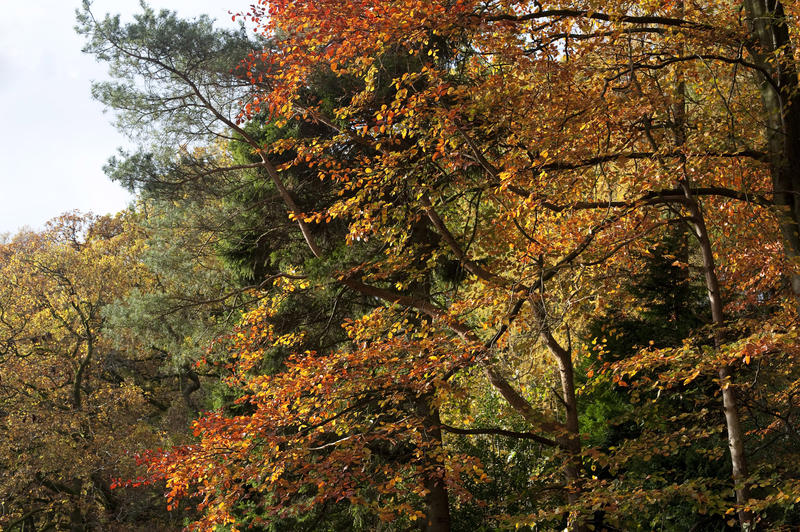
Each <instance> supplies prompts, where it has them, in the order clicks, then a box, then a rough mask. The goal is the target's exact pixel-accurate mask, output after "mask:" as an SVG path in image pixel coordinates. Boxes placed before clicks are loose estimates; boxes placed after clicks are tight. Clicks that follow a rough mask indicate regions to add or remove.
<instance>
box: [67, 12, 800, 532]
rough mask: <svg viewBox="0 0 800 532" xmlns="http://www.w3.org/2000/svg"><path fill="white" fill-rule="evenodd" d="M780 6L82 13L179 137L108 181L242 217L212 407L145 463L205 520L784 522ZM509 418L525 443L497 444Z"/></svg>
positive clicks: (129, 99)
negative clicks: (232, 309) (239, 307)
mask: <svg viewBox="0 0 800 532" xmlns="http://www.w3.org/2000/svg"><path fill="white" fill-rule="evenodd" d="M773 7H774V8H775V9H773V10H772V11H771V12H770V13H768V14H765V13H764V12H763V8H764V6H761V4H760V3H759V2H758V1H757V0H746V1H745V2H744V11H743V12H741V11H740V10H739V8H738V6H734V5H733V4H724V3H713V2H706V3H702V4H701V3H687V2H672V1H664V2H649V3H644V4H643V3H624V2H623V3H619V2H617V3H603V4H592V3H575V2H565V1H560V0H556V1H553V2H549V3H546V4H542V3H540V2H478V1H475V0H458V1H456V2H452V1H450V0H446V1H444V0H443V1H433V2H425V3H421V2H418V1H416V0H396V1H392V2H386V1H381V0H374V1H373V0H365V1H362V2H334V1H328V0H313V1H309V0H281V1H278V2H269V3H267V2H263V1H260V2H258V3H256V4H255V5H254V6H252V8H251V11H250V12H249V13H248V14H247V15H246V16H245V15H240V16H241V17H242V18H246V19H247V20H249V21H250V22H251V23H252V24H254V25H255V29H256V32H257V33H258V34H259V35H260V36H261V37H260V38H261V40H257V41H249V40H247V39H246V38H245V37H244V35H243V34H234V33H230V32H215V31H213V30H212V29H211V27H210V25H209V24H208V21H207V20H205V19H201V20H198V21H196V23H195V25H194V26H191V25H189V26H187V23H186V22H184V21H179V20H177V19H176V18H175V17H174V16H173V15H170V14H169V13H160V14H158V15H156V14H155V13H153V12H152V11H149V10H145V13H144V14H143V15H142V16H140V17H138V18H137V19H136V21H135V22H134V23H133V24H131V25H128V26H124V27H123V26H121V25H120V24H119V22H118V20H115V19H110V18H108V19H106V20H103V21H94V19H93V18H92V17H91V13H90V12H89V11H88V7H87V9H86V10H85V11H84V12H83V14H82V15H81V19H80V20H81V24H82V29H81V31H82V32H83V33H85V34H86V35H87V37H88V39H89V44H88V47H87V50H88V51H90V52H92V53H94V54H95V55H96V56H97V57H98V58H99V59H101V60H105V61H109V63H110V64H111V65H112V67H113V72H114V73H116V75H117V76H118V77H119V78H120V79H121V80H123V81H124V84H122V85H121V84H116V85H114V84H112V85H106V86H100V88H98V90H97V91H96V94H97V95H98V96H99V97H100V98H101V99H102V100H103V101H104V102H106V103H107V104H108V105H110V106H111V107H113V108H115V109H117V110H119V111H120V112H121V115H120V116H121V117H123V119H124V126H125V127H127V128H129V129H132V130H133V131H134V132H137V133H139V134H141V135H143V136H144V138H146V139H161V138H163V137H162V136H163V135H165V136H166V137H167V138H168V140H169V142H170V143H171V144H167V145H172V146H174V145H175V144H178V145H180V146H181V147H180V148H178V149H175V148H173V149H172V151H169V150H167V151H163V152H161V153H156V152H152V151H151V152H142V153H139V154H135V155H133V156H130V157H128V158H126V159H124V160H117V161H115V162H114V163H113V164H112V165H111V167H110V172H111V174H112V176H114V177H115V178H116V179H118V180H121V181H123V182H125V183H129V184H130V185H131V186H133V187H134V188H137V189H138V190H142V191H144V192H145V193H148V194H153V195H155V196H156V197H160V198H162V199H163V198H170V199H177V200H186V199H187V198H188V199H190V200H192V201H199V207H198V208H199V209H203V208H204V206H205V205H206V204H213V199H209V198H215V197H216V201H217V202H220V201H221V202H222V208H221V209H220V210H219V211H218V212H230V213H237V215H239V214H241V216H237V217H236V218H235V219H236V222H237V223H235V224H233V225H232V226H231V228H232V232H230V233H228V234H224V236H223V237H221V238H219V240H218V242H219V246H220V247H219V250H220V251H221V252H222V254H223V255H224V256H225V257H226V260H227V261H228V264H229V265H234V266H235V267H236V268H237V269H238V273H239V275H240V278H241V279H242V280H247V281H248V282H250V281H251V280H252V282H253V283H254V284H256V285H257V286H258V288H259V289H260V290H261V291H260V292H259V293H258V296H257V297H259V298H260V300H261V303H260V305H259V306H258V307H257V308H256V309H255V310H253V311H252V312H250V313H248V314H246V315H245V316H244V318H243V321H242V323H241V324H240V326H239V328H238V329H237V330H236V331H235V332H234V333H233V334H232V335H231V336H230V337H229V338H228V339H227V342H226V344H225V345H226V347H227V350H228V353H229V355H228V356H229V360H228V361H227V362H226V361H225V360H224V359H223V360H222V361H221V363H222V364H223V367H224V369H225V372H229V376H228V378H227V379H226V384H227V385H228V386H229V387H230V389H231V390H233V391H232V394H231V395H232V397H233V398H235V403H234V404H227V405H221V406H222V408H220V409H219V410H217V411H215V412H212V413H209V414H207V415H205V416H204V417H202V418H201V419H199V420H198V421H197V422H196V423H195V425H194V426H195V436H196V438H197V440H196V441H195V442H193V443H190V444H187V445H184V446H177V447H174V448H172V449H169V450H166V451H163V452H153V453H151V454H149V455H147V457H146V459H145V464H146V466H147V467H148V468H149V472H150V475H151V476H150V477H149V480H150V481H155V480H161V479H165V480H166V482H167V484H168V486H169V497H170V504H171V505H172V506H175V505H176V504H177V502H178V501H180V500H183V499H184V498H189V497H192V496H198V497H199V498H200V508H201V509H202V510H203V512H204V513H203V517H202V518H201V520H200V521H198V522H197V523H196V524H195V526H196V527H197V528H211V527H213V526H222V527H228V528H229V529H231V530H234V529H240V528H242V527H245V526H250V525H252V526H279V524H280V521H275V519H278V520H280V519H295V520H296V521H295V525H297V524H298V523H309V522H311V521H309V520H308V519H309V516H313V518H314V519H316V518H319V519H320V520H321V521H324V520H325V519H326V518H328V519H330V521H329V522H328V523H332V522H337V523H341V522H344V521H340V520H339V519H340V518H342V516H343V509H350V510H352V511H353V513H352V514H351V516H352V519H351V522H353V523H355V522H356V521H358V522H360V523H361V525H360V526H367V527H368V526H371V524H373V523H375V522H376V521H374V519H380V520H386V521H387V522H388V523H390V524H387V525H381V526H386V527H397V528H400V529H403V528H407V527H409V526H411V522H412V521H421V522H422V523H423V524H422V525H421V526H422V528H423V529H426V530H448V529H450V528H451V527H452V524H453V523H454V522H459V523H462V524H461V525H460V526H464V527H465V528H466V527H467V526H470V527H472V526H474V523H472V524H463V523H464V521H460V519H466V520H468V519H469V518H468V517H466V516H468V515H470V513H472V515H473V516H475V517H473V518H474V519H476V520H480V521H483V522H486V521H489V520H491V521H492V522H493V523H496V526H498V527H509V528H514V527H525V526H528V527H544V528H547V529H563V528H570V529H576V530H583V529H586V528H589V527H595V528H602V527H616V528H623V529H634V530H635V529H641V530H647V529H652V528H653V527H656V526H659V523H662V522H663V521H664V520H665V519H669V520H672V521H673V522H675V523H680V526H684V525H685V526H686V527H687V528H693V527H694V528H700V527H704V526H709V527H713V526H724V524H727V525H730V526H734V525H735V524H736V523H737V521H738V524H739V526H740V527H741V528H743V529H752V528H753V527H754V526H756V525H757V524H759V523H761V526H773V525H774V526H779V525H784V524H785V525H786V526H793V525H795V524H796V519H797V516H795V515H794V514H793V513H792V512H793V510H792V508H793V505H794V500H795V499H796V497H797V496H798V480H797V473H796V471H794V470H793V469H792V467H791V464H792V463H793V461H794V459H795V457H796V453H797V449H798V441H797V438H796V434H797V433H796V430H795V429H794V421H793V416H794V414H793V412H794V409H795V407H796V405H795V404H794V401H795V399H794V396H795V391H796V389H797V383H798V380H797V374H796V368H797V367H798V365H797V363H796V355H797V348H796V341H795V339H796V334H797V332H796V310H797V303H796V301H797V296H798V294H800V276H798V274H797V272H796V267H797V265H796V257H797V256H798V254H800V236H798V231H797V220H798V219H800V215H798V214H797V213H798V212H800V203H798V200H797V197H800V195H798V194H797V192H798V191H800V176H798V175H797V171H796V168H798V167H800V165H797V164H794V163H795V162H797V160H796V153H800V150H798V149H795V148H797V144H796V143H798V142H800V140H798V139H800V114H798V111H797V109H799V108H798V107H797V106H796V105H794V103H796V102H797V98H798V94H800V91H797V88H798V84H797V74H796V68H795V66H794V64H795V52H794V49H793V48H792V47H791V37H792V36H793V35H794V31H795V30H794V28H795V26H794V24H795V20H794V18H792V17H794V16H795V15H796V14H795V13H794V11H793V9H794V7H793V6H789V7H788V8H787V12H788V16H785V15H784V13H783V9H784V8H783V6H782V5H780V4H775V5H774V6H773ZM742 13H744V15H742ZM787 28H789V29H788V30H787ZM251 48H253V49H252V50H251ZM745 51H746V53H747V55H745ZM236 54H239V55H238V56H237V55H236ZM195 57H196V61H195V60H194V59H193V58H195ZM232 57H234V58H236V59H241V61H242V63H241V64H240V65H239V67H238V68H236V69H233V68H232V66H231V58H232ZM217 59H219V60H220V61H222V63H219V62H217ZM225 61H228V62H225ZM220 65H224V67H220ZM742 71H746V72H747V74H746V75H743V74H742V73H741V72H742ZM103 87H105V88H103ZM115 87H116V88H115ZM141 87H144V89H141V90H140V88H141ZM753 109H763V112H761V113H760V114H755V115H754V112H753V111H752V110H753ZM150 115H154V116H156V117H157V118H158V119H159V120H160V121H161V122H159V120H157V121H156V122H155V124H156V129H155V130H153V129H152V128H151V126H150V125H149V124H150V123H149V122H148V125H146V126H143V127H142V125H141V124H142V121H143V120H144V118H145V117H148V116H150ZM173 115H174V116H175V117H176V118H177V119H176V120H175V121H174V123H173V122H170V123H169V124H164V123H163V122H164V120H167V119H169V118H170V117H172V116H173ZM197 142H205V143H207V144H211V143H214V142H216V143H217V144H218V145H219V146H218V148H217V149H216V150H214V151H198V150H196V149H195V148H197V145H196V143H197ZM186 146H191V149H188V148H186ZM793 168H794V169H795V170H792V169H793ZM795 196H797V197H795ZM220 198H221V199H220ZM185 204H187V203H185ZM216 205H217V206H219V203H217V204H216ZM776 206H777V207H778V208H775V207H776ZM226 209H227V210H226ZM242 213H245V214H242ZM678 228H680V229H678ZM684 229H685V230H687V231H688V234H690V235H691V237H690V238H689V237H676V235H682V234H686V233H685V232H684ZM218 234H221V233H218ZM676 240H677V241H676ZM658 248H661V249H662V250H661V251H657V250H658ZM663 249H668V250H670V252H666V253H665V252H664V251H663ZM654 254H655V255H658V257H659V260H660V262H659V261H654V260H653V259H651V258H650V257H652V256H653V255H654ZM670 255H672V256H670ZM664 259H668V260H664ZM631 278H636V279H638V282H635V283H631V282H630V279H631ZM698 284H701V285H702V290H704V291H705V293H706V295H707V300H706V301H702V300H700V299H698V298H697V297H696V296H695V295H694V294H696V291H695V289H694V288H693V287H694V286H697V285H698ZM339 290H340V291H341V293H345V292H346V293H347V294H348V296H347V297H348V300H349V302H350V303H349V304H347V305H343V307H341V308H339V307H337V305H338V302H339V298H338V296H334V297H331V296H332V295H333V294H337V293H339ZM306 303H309V304H308V305H307V306H305V304H306ZM701 303H703V306H701ZM326 307H327V308H330V309H331V310H330V312H329V313H328V316H329V317H328V318H327V322H326V325H325V326H324V327H321V324H322V323H323V321H325V318H321V316H323V315H325V314H326V313H325V312H324V310H325V309H326ZM599 315H602V316H604V319H605V321H606V327H605V330H604V331H601V332H602V334H598V332H597V330H596V327H597V321H594V322H593V321H592V318H593V317H596V316H599ZM332 320H333V321H332ZM333 322H343V323H344V328H345V330H346V332H347V335H348V339H346V340H345V339H344V338H343V337H342V336H341V335H340V334H338V333H330V334H329V331H330V330H331V329H330V324H331V323H333ZM320 329H321V330H322V331H323V334H321V335H318V334H317V333H318V331H320ZM582 336H583V337H588V340H587V342H585V344H586V345H584V343H583V342H581V341H580V340H579V339H580V338H581V337H582ZM326 337H327V338H328V340H329V341H324V339H325V338H326ZM573 340H575V341H573ZM592 342H594V343H592ZM586 359H589V362H578V363H577V366H578V367H577V370H576V361H581V360H586ZM589 364H590V365H589ZM584 371H585V373H584V374H580V373H582V372H584ZM576 373H578V374H579V375H578V377H576ZM579 387H581V388H582V390H581V389H579ZM582 394H583V395H582ZM720 403H721V404H722V405H723V407H722V408H720ZM487 413H491V414H492V417H489V416H487ZM617 416H622V417H623V418H624V419H625V420H626V423H629V424H632V425H635V426H629V427H628V429H627V430H625V431H623V433H616V434H615V433H614V431H613V430H612V429H613V425H614V423H616V421H614V420H613V418H615V417H617ZM603 423H611V425H612V429H609V430H600V428H599V426H600V425H601V424H603ZM582 432H588V433H589V434H586V435H585V436H588V437H586V438H585V437H584V435H582ZM443 433H444V435H443ZM496 437H503V438H509V441H510V442H512V443H507V444H504V447H503V448H497V449H492V450H487V449H486V446H487V442H488V441H490V439H491V438H496ZM515 440H517V441H518V442H535V443H536V444H537V445H536V446H533V445H531V446H527V448H526V446H523V448H521V449H519V450H520V451H521V452H522V453H523V455H524V460H525V462H526V463H525V464H523V466H522V467H520V468H519V470H516V471H514V470H512V471H508V470H504V469H502V468H497V467H488V465H489V464H496V463H497V462H498V459H500V460H502V459H505V460H508V456H511V453H512V452H514V451H515V450H516V446H517V445H516V444H515V443H513V442H514V441H515ZM776 442H781V443H782V444H783V448H782V451H781V452H780V459H777V460H776V459H771V458H770V456H769V455H768V454H767V453H768V452H769V451H766V449H770V448H772V449H774V448H775V447H773V445H775V444H776ZM723 468H724V469H723ZM492 475H493V476H492ZM523 475H526V476H528V478H527V479H526V481H525V482H524V481H522V480H520V478H519V477H520V476H523ZM678 481H680V482H678ZM492 483H494V484H493V485H494V486H496V487H495V488H494V490H493V489H491V488H489V489H485V488H487V486H488V485H490V484H492ZM526 483H527V485H526ZM504 485H511V486H515V490H516V491H515V493H513V494H510V495H506V494H504V493H501V488H500V486H504ZM483 497H486V498H487V499H489V500H482V498H483ZM526 498H527V499H531V500H526ZM521 501H522V502H521ZM482 508H492V509H493V510H492V511H495V512H497V513H496V514H494V515H490V511H484V510H482ZM327 510H331V512H330V513H327ZM459 512H461V513H460V514H459ZM451 514H452V515H451ZM706 515H708V516H709V517H705V516H706ZM363 516H367V517H366V518H365V519H366V521H363V520H362V521H359V520H360V519H362V517H363ZM453 516H456V517H455V518H454V517H453ZM371 520H372V521H371ZM365 522H366V523H369V524H366V525H364V523H365ZM723 523H724V524H723ZM292 526H294V525H292ZM323 526H324V525H323ZM353 526H355V525H353Z"/></svg>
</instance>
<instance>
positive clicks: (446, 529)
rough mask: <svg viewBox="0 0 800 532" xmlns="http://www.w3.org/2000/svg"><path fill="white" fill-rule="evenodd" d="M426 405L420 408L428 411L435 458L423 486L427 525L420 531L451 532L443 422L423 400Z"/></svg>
mask: <svg viewBox="0 0 800 532" xmlns="http://www.w3.org/2000/svg"><path fill="white" fill-rule="evenodd" d="M422 402H423V403H424V404H421V405H420V407H421V408H424V409H426V410H427V416H426V425H427V427H426V428H425V433H426V437H427V440H428V441H429V442H431V443H432V444H433V447H434V451H433V452H434V457H435V458H433V459H431V460H430V464H429V468H428V471H426V472H425V477H424V479H423V485H424V486H425V490H426V491H427V493H426V494H425V523H423V524H422V526H421V527H420V529H421V530H422V532H450V502H449V498H448V495H447V485H446V484H445V481H444V473H445V472H444V468H445V464H444V460H443V459H442V456H443V453H442V430H441V428H440V427H441V424H442V421H441V419H440V418H439V409H438V408H436V407H432V406H430V405H429V404H428V402H427V401H425V398H423V399H422Z"/></svg>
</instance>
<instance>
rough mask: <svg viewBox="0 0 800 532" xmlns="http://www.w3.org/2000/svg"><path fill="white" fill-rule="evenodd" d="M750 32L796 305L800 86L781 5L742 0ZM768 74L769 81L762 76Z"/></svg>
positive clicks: (799, 244) (799, 242) (799, 225)
mask: <svg viewBox="0 0 800 532" xmlns="http://www.w3.org/2000/svg"><path fill="white" fill-rule="evenodd" d="M744 8H745V11H746V13H747V25H748V31H749V32H750V35H751V37H752V39H753V40H754V41H755V42H757V44H756V45H750V46H749V47H748V50H749V52H750V54H751V56H752V57H753V62H754V63H755V64H756V65H758V67H759V68H760V69H761V72H762V74H761V75H760V84H759V89H760V92H761V100H762V102H763V105H764V114H765V124H764V125H765V128H766V137H767V146H768V150H769V154H768V157H769V165H770V173H771V175H772V191H773V196H774V203H775V206H776V207H777V209H778V216H779V219H780V226H781V234H782V237H783V241H784V249H785V253H786V256H787V258H789V260H790V262H792V263H794V266H795V268H794V270H795V271H793V272H792V274H791V276H790V279H791V286H792V292H793V293H794V296H795V298H796V299H798V300H799V304H800V272H798V271H797V268H796V266H797V262H798V261H800V92H798V89H800V84H798V76H797V65H796V64H795V62H794V46H793V43H792V42H791V39H790V36H789V28H788V26H787V19H786V14H785V12H784V9H783V5H782V4H781V3H780V2H777V1H775V0H745V1H744ZM764 73H768V74H769V77H767V75H766V74H764Z"/></svg>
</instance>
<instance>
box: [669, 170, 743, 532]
mask: <svg viewBox="0 0 800 532" xmlns="http://www.w3.org/2000/svg"><path fill="white" fill-rule="evenodd" d="M681 185H682V186H683V189H684V193H685V195H686V198H687V200H688V202H687V203H688V208H689V213H690V214H691V218H692V227H693V229H694V231H695V235H696V236H697V239H698V241H699V242H700V253H701V254H702V257H703V273H704V276H705V283H706V289H707V290H708V301H709V305H710V306H711V318H712V321H713V323H714V343H715V346H716V347H717V349H719V347H720V345H721V344H722V340H723V339H722V331H723V327H724V325H725V316H724V314H723V312H722V297H721V294H720V290H719V279H718V278H717V273H716V266H715V264H714V254H713V251H712V249H711V241H710V239H709V238H708V229H707V228H706V223H705V218H704V217H703V213H702V211H701V210H700V206H699V205H698V204H697V201H696V200H695V199H694V198H693V197H692V195H691V193H690V188H689V186H688V184H687V183H686V182H685V181H684V182H682V183H681ZM719 377H720V387H721V388H722V407H723V412H724V414H725V427H726V429H727V432H728V449H729V450H730V454H731V470H732V476H733V481H734V485H735V487H734V490H735V493H736V503H737V504H738V505H739V511H738V517H739V524H740V525H741V527H742V530H748V531H749V530H753V529H754V521H753V515H752V514H751V513H750V512H748V511H747V510H746V509H745V507H746V505H747V500H748V499H749V497H750V495H749V489H748V486H747V459H746V455H745V452H744V432H743V431H742V426H741V420H740V417H739V408H738V406H737V404H736V393H735V392H734V389H733V387H732V384H733V383H732V377H733V372H732V371H731V368H730V367H729V366H727V365H725V366H723V367H721V368H720V369H719Z"/></svg>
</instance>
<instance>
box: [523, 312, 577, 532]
mask: <svg viewBox="0 0 800 532" xmlns="http://www.w3.org/2000/svg"><path fill="white" fill-rule="evenodd" d="M530 303H531V309H532V310H533V315H534V317H535V318H536V321H537V322H538V325H539V336H540V338H541V340H542V341H543V342H544V344H545V345H546V346H547V350H548V351H549V352H550V354H551V355H552V356H553V358H555V359H556V363H557V364H558V373H559V376H560V377H561V397H560V399H561V401H562V403H563V405H564V410H565V415H566V424H565V429H566V431H565V433H563V434H559V435H558V438H557V441H558V443H559V446H560V447H561V448H562V449H564V450H566V451H567V454H568V457H567V462H566V463H565V464H564V479H565V480H566V483H567V502H569V504H570V505H574V504H577V503H578V502H579V501H580V495H581V486H580V479H581V475H580V468H581V457H580V455H581V436H580V429H579V426H578V400H577V398H576V397H575V372H574V369H573V366H572V354H571V353H570V352H569V351H568V350H566V349H564V347H563V346H562V345H561V344H560V343H559V342H558V340H556V338H555V337H554V336H553V334H552V333H551V332H550V328H549V326H548V324H547V316H546V315H545V311H544V309H543V308H542V307H541V306H540V303H539V302H538V301H534V300H531V302H530ZM567 528H568V529H569V530H575V531H578V532H582V531H584V530H587V528H586V525H585V524H583V518H582V516H581V515H580V513H579V512H577V511H572V512H570V515H569V516H568V520H567Z"/></svg>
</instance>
